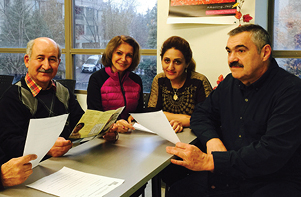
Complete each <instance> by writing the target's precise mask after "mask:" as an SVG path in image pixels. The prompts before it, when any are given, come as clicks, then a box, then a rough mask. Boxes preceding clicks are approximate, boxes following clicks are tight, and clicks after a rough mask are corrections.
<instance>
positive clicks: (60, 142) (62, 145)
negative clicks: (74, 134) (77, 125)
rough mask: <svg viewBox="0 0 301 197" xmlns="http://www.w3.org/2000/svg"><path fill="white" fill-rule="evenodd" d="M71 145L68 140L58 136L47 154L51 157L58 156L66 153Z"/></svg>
mask: <svg viewBox="0 0 301 197" xmlns="http://www.w3.org/2000/svg"><path fill="white" fill-rule="evenodd" d="M71 147H72V143H71V141H70V140H66V139H65V138H63V137H59V138H58V139H57V140H56V142H55V143H54V145H53V146H52V148H51V149H50V150H49V151H48V153H47V155H49V156H52V157H60V156H62V155H64V154H65V153H67V152H68V151H69V150H70V148H71Z"/></svg>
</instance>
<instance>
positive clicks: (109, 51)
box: [101, 35, 140, 71]
mask: <svg viewBox="0 0 301 197" xmlns="http://www.w3.org/2000/svg"><path fill="white" fill-rule="evenodd" d="M122 43H127V44H129V45H130V46H132V47H133V60H132V64H131V65H130V67H129V68H128V70H129V71H133V70H135V69H136V68H137V66H138V64H139V62H140V52H139V49H140V46H139V44H138V43H137V41H136V40H135V39H134V38H132V37H130V36H124V35H121V36H115V37H114V38H112V39H111V40H110V41H109V43H108V45H107V47H106V49H105V51H104V53H103V54H102V59H101V60H102V64H103V65H104V66H106V67H107V66H112V55H113V52H114V51H115V50H116V48H117V47H118V46H120V45H121V44H122Z"/></svg>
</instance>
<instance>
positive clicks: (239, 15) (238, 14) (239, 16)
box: [235, 11, 242, 19]
mask: <svg viewBox="0 0 301 197" xmlns="http://www.w3.org/2000/svg"><path fill="white" fill-rule="evenodd" d="M241 16H242V14H241V12H239V11H236V13H235V18H237V19H240V18H241Z"/></svg>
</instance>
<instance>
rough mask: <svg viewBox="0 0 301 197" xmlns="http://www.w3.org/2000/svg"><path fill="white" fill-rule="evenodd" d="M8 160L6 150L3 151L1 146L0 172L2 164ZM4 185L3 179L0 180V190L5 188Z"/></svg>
mask: <svg viewBox="0 0 301 197" xmlns="http://www.w3.org/2000/svg"><path fill="white" fill-rule="evenodd" d="M6 161H7V159H6V157H5V154H4V152H3V151H2V149H1V148H0V173H1V166H2V164H4V163H5V162H6ZM3 189H4V187H3V185H2V180H1V181H0V190H3Z"/></svg>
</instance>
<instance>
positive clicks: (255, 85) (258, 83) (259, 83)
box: [237, 58, 278, 90]
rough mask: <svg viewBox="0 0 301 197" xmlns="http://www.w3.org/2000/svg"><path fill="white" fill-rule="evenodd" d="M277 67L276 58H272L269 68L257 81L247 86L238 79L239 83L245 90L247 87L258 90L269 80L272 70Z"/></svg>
mask: <svg viewBox="0 0 301 197" xmlns="http://www.w3.org/2000/svg"><path fill="white" fill-rule="evenodd" d="M276 67H278V66H277V63H276V60H275V59H274V58H272V60H271V62H270V65H269V68H268V70H267V71H266V72H265V73H264V74H263V75H262V76H261V77H260V78H259V79H258V80H257V81H255V82H254V83H252V84H251V85H249V86H245V85H244V84H243V83H242V82H241V81H239V80H237V81H238V82H237V83H238V85H239V87H240V88H241V89H244V90H245V89H253V88H255V89H256V90H258V89H259V88H260V87H261V86H262V85H263V84H264V82H265V81H266V80H267V78H268V77H269V76H270V73H271V72H272V70H273V69H274V68H276Z"/></svg>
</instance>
